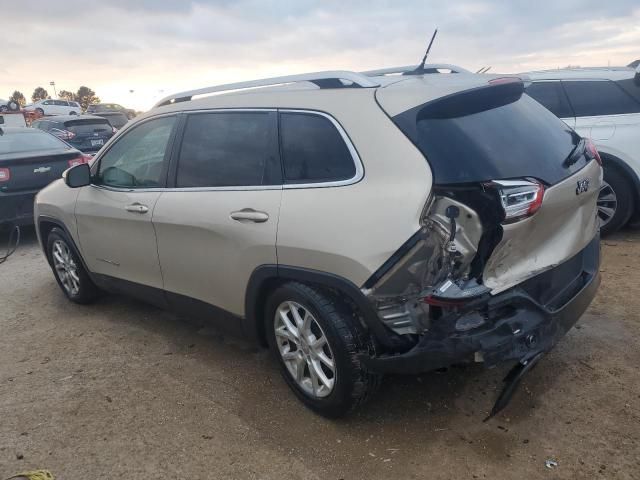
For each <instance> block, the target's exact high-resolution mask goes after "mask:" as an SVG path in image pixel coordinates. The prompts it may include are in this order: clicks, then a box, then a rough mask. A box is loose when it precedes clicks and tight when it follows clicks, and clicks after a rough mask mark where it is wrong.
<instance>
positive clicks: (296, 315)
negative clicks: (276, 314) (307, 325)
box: [288, 302, 304, 331]
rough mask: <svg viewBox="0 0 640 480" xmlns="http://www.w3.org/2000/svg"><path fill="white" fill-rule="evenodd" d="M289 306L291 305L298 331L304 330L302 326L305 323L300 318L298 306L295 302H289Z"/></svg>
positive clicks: (290, 309)
mask: <svg viewBox="0 0 640 480" xmlns="http://www.w3.org/2000/svg"><path fill="white" fill-rule="evenodd" d="M288 305H289V311H290V312H291V315H293V319H294V321H295V322H296V327H297V329H298V331H300V330H302V325H303V324H304V321H303V320H302V317H301V316H300V312H299V311H298V307H297V305H296V304H295V303H293V302H289V304H288Z"/></svg>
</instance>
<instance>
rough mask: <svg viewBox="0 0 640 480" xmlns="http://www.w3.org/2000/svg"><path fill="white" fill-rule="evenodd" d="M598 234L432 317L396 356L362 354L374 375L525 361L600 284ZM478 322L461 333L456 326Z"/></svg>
mask: <svg viewBox="0 0 640 480" xmlns="http://www.w3.org/2000/svg"><path fill="white" fill-rule="evenodd" d="M599 265H600V238H599V237H598V236H596V237H595V238H594V239H593V240H592V241H591V243H589V245H587V247H586V248H584V249H583V250H582V251H581V252H580V253H578V254H577V255H575V256H574V257H573V258H571V259H569V260H567V261H566V262H564V263H562V264H560V265H558V266H556V267H555V268H553V269H550V270H547V271H545V272H543V273H541V274H539V275H537V276H535V277H533V278H531V279H529V280H527V281H525V282H523V283H521V284H520V285H518V286H517V287H514V288H513V289H511V290H509V291H506V292H503V293H501V294H499V295H496V296H495V297H491V296H489V295H487V296H485V297H483V298H482V299H479V300H477V301H473V302H471V303H470V304H469V305H467V306H466V307H464V308H463V309H460V310H458V311H454V312H450V313H445V314H444V315H443V316H441V317H440V318H437V319H434V320H433V321H432V323H431V329H430V330H429V331H428V332H427V333H426V334H424V335H422V336H421V338H420V340H419V341H418V344H417V345H416V346H415V347H413V348H412V349H411V350H409V351H408V352H405V353H402V354H391V355H381V356H378V357H365V358H363V359H362V360H363V361H364V362H365V363H366V365H367V366H368V368H370V369H371V370H372V371H375V372H379V373H402V374H417V373H422V372H426V371H430V370H435V369H438V368H443V367H448V366H450V365H453V364H459V363H468V362H484V364H485V366H487V367H491V366H494V365H496V364H498V363H501V362H505V361H513V360H515V361H521V360H524V359H531V358H533V357H535V356H536V355H537V354H538V353H541V352H547V351H549V350H550V349H551V348H553V346H554V345H555V344H556V343H557V342H558V340H560V338H562V337H563V336H564V335H565V334H566V333H567V331H569V329H571V327H572V326H573V325H574V324H575V323H576V321H577V320H578V319H579V318H580V316H581V315H582V314H583V313H584V311H585V310H586V309H587V307H588V306H589V304H590V303H591V301H592V300H593V298H594V296H595V295H596V291H597V289H598V285H599V284H600V274H599ZM465 324H466V325H479V326H477V327H475V328H471V329H469V330H466V331H461V329H460V325H465Z"/></svg>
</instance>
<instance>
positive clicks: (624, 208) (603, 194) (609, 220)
mask: <svg viewBox="0 0 640 480" xmlns="http://www.w3.org/2000/svg"><path fill="white" fill-rule="evenodd" d="M634 208H635V202H634V195H633V188H632V187H631V184H630V182H629V181H628V180H627V178H626V177H625V176H624V175H623V174H622V173H621V172H620V171H619V170H618V169H616V168H615V167H612V166H611V165H609V166H607V165H605V167H604V183H603V185H602V187H601V189H600V192H599V194H598V218H599V219H600V233H601V234H602V235H603V236H604V235H609V234H611V233H613V232H615V231H617V230H619V229H620V228H622V227H623V226H624V225H625V224H626V223H627V222H628V221H629V219H630V218H631V215H632V214H633V211H634ZM611 212H613V214H611Z"/></svg>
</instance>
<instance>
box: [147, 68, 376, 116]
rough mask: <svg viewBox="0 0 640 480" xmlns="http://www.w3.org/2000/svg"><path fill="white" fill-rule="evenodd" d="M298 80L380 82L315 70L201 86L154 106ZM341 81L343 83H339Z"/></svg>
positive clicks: (367, 84)
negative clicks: (198, 96) (210, 94)
mask: <svg viewBox="0 0 640 480" xmlns="http://www.w3.org/2000/svg"><path fill="white" fill-rule="evenodd" d="M341 80H346V81H347V82H351V84H346V85H345V84H342V82H340V81H341ZM297 82H312V83H316V85H318V86H320V87H325V88H330V87H333V86H334V85H335V86H337V87H338V86H343V87H359V88H374V87H379V86H380V84H379V83H377V82H375V81H373V80H372V79H371V78H369V77H368V76H366V75H363V74H361V73H356V72H349V71H341V70H336V71H327V72H315V73H302V74H299V75H287V76H284V77H273V78H263V79H260V80H249V81H247V82H238V83H227V84H225V85H215V86H212V87H205V88H199V89H196V90H187V91H186V92H180V93H174V94H173V95H169V96H168V97H165V98H163V99H162V100H160V101H159V102H157V103H156V104H155V105H154V106H153V108H156V107H161V106H163V105H170V104H172V103H177V102H186V101H189V100H191V99H192V98H193V97H194V96H196V95H207V94H209V93H217V92H229V91H234V90H245V89H251V88H258V87H270V86H275V85H284V84H288V83H297ZM338 82H340V83H341V85H339V84H338Z"/></svg>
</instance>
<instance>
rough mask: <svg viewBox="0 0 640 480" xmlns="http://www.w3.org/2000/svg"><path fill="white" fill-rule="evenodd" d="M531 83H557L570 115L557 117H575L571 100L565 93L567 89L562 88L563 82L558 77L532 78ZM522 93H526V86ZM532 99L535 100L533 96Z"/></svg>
mask: <svg viewBox="0 0 640 480" xmlns="http://www.w3.org/2000/svg"><path fill="white" fill-rule="evenodd" d="M531 83H532V84H534V83H557V84H558V86H559V88H560V91H561V92H562V95H563V97H564V99H565V101H566V102H567V106H568V107H569V110H571V116H570V117H558V118H560V119H562V118H567V119H569V118H572V119H575V118H576V112H575V111H574V110H573V105H572V104H571V100H569V95H567V91H566V89H565V88H564V83H562V80H560V79H540V80H532V81H531ZM524 93H527V90H526V88H525V91H524ZM531 98H533V97H531ZM533 99H534V100H536V99H535V98H533ZM536 102H537V100H536ZM541 105H542V104H541ZM542 106H543V107H545V108H546V106H545V105H542ZM549 111H551V110H549ZM551 113H553V112H551ZM554 115H555V114H554Z"/></svg>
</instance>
